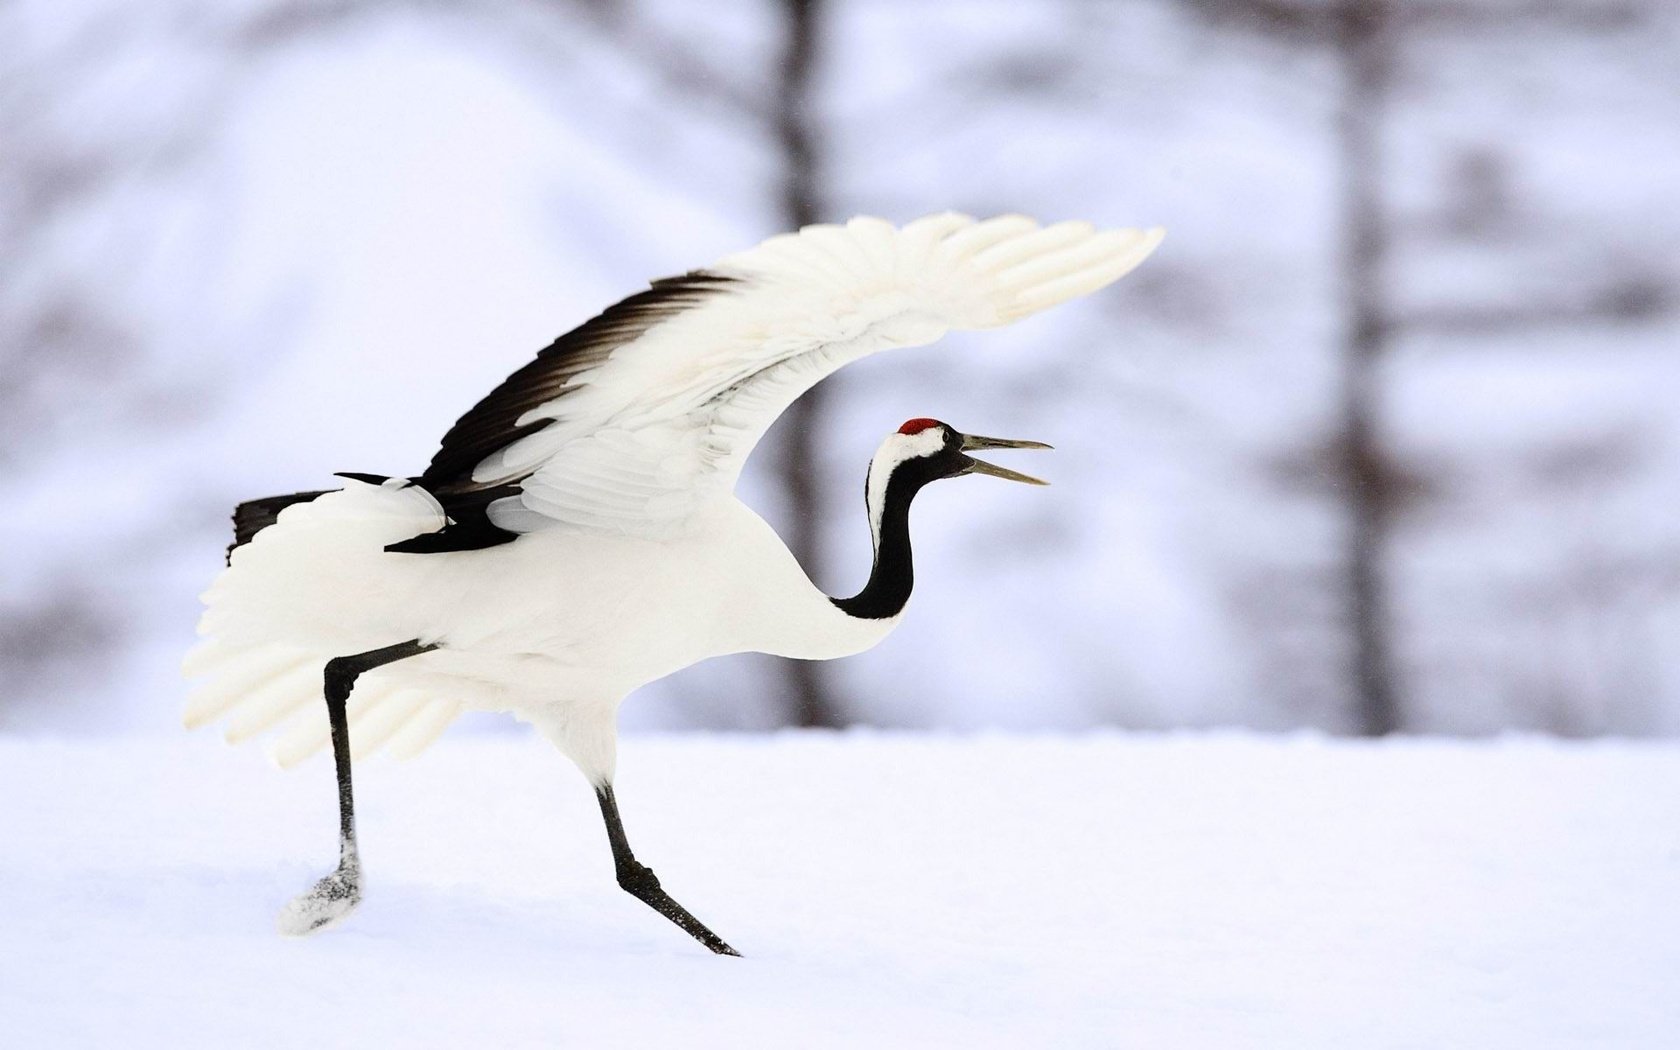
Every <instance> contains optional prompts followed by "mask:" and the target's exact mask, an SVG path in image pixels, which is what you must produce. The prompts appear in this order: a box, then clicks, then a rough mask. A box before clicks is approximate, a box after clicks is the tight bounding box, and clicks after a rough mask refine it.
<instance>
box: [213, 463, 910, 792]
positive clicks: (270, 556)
mask: <svg viewBox="0 0 1680 1050" xmlns="http://www.w3.org/2000/svg"><path fill="white" fill-rule="evenodd" d="M442 525H443V512H442V509H441V508H440V507H439V505H438V503H437V501H436V500H435V499H433V498H432V497H431V496H430V495H429V494H427V493H426V492H425V490H423V489H421V488H419V487H417V486H405V484H404V483H403V482H400V481H395V480H393V481H388V482H386V483H385V484H384V485H371V484H364V483H361V482H356V481H352V482H350V483H349V485H348V486H347V487H346V488H345V489H344V490H343V491H340V492H333V493H328V494H327V495H325V496H322V497H320V498H319V499H316V500H313V501H311V502H308V503H302V504H299V505H297V506H294V507H289V508H287V509H286V510H285V511H283V512H282V513H281V515H280V518H279V520H278V521H277V522H276V524H275V525H273V526H270V527H269V528H267V529H264V530H263V531H262V532H260V533H258V534H257V536H256V538H255V539H254V540H252V542H250V543H248V544H246V545H244V546H242V547H239V548H238V549H237V550H235V551H234V552H233V557H232V564H231V565H230V566H229V569H228V571H226V572H224V573H223V574H222V576H221V577H220V578H219V579H218V580H217V581H216V583H215V584H214V585H213V586H212V587H211V589H210V591H209V592H207V593H206V595H205V600H206V602H207V603H208V606H209V607H208V609H207V610H206V611H205V614H204V618H203V621H202V626H203V629H204V630H205V632H206V633H207V634H208V635H209V636H210V638H211V639H212V641H211V642H210V643H208V644H207V645H206V646H205V647H204V649H203V651H202V652H201V653H200V654H199V655H197V656H196V657H195V658H194V659H195V661H205V662H207V663H208V664H210V665H211V666H212V667H213V666H214V665H215V664H216V663H217V662H218V661H221V660H224V659H229V658H231V659H232V660H234V661H236V662H239V663H246V662H249V663H251V664H253V665H255V664H257V663H272V664H274V665H284V666H282V667H279V669H278V670H274V671H264V672H263V673H264V675H265V677H266V681H264V682H262V683H259V684H258V685H257V687H256V690H255V691H254V694H253V692H246V691H242V690H240V689H239V688H238V687H239V685H240V684H241V683H239V682H238V681H232V682H226V681H222V682H213V683H211V685H210V686H209V687H207V688H206V689H205V690H204V691H202V692H201V693H200V694H199V695H198V696H197V697H196V698H195V700H194V701H193V703H192V706H191V707H190V709H189V712H188V714H189V718H190V719H191V720H192V721H193V722H194V723H197V722H202V721H204V720H205V719H207V718H212V717H215V716H217V715H220V714H222V713H223V710H224V708H223V706H222V705H223V704H227V705H229V706H232V705H239V707H240V709H241V710H242V711H243V712H244V714H245V716H246V717H245V718H244V719H243V720H238V719H236V720H235V722H234V723H233V724H232V725H231V726H230V730H229V733H230V736H232V737H234V738H236V740H237V739H244V738H245V737H247V736H249V735H250V734H252V733H253V732H260V731H261V730H262V729H265V728H268V727H269V726H270V725H273V724H276V723H278V722H279V721H280V720H282V719H284V718H287V717H290V716H292V715H294V714H297V713H300V712H301V713H302V715H303V716H304V717H302V718H300V719H298V721H297V723H296V725H294V726H293V728H292V730H291V732H290V733H288V734H287V735H286V736H284V737H282V739H281V740H280V741H279V743H278V744H277V746H276V749H275V752H274V753H275V757H276V758H277V759H278V760H279V761H280V762H281V763H282V764H284V765H290V764H292V763H294V762H296V761H298V760H299V759H301V758H303V757H306V756H307V755H308V754H310V753H312V752H314V751H315V750H317V749H318V748H320V747H322V746H325V744H326V743H327V723H326V716H325V714H324V710H323V709H322V706H321V704H320V698H319V694H320V684H321V668H322V666H323V665H325V663H326V662H327V661H328V660H330V659H332V658H333V657H334V656H340V655H345V654H348V653H359V652H365V651H367V650H371V649H377V648H379V647H380V646H382V645H387V644H390V642H391V641H392V640H399V639H407V638H414V639H418V640H419V641H421V642H422V643H424V644H427V645H436V646H438V648H437V649H435V650H433V651H431V652H428V653H423V654H421V655H419V656H415V657H412V658H410V659H408V660H403V661H400V662H397V663H392V664H388V665H386V666H384V667H381V668H378V669H377V670H373V671H369V672H367V674H366V675H365V676H364V678H363V679H362V680H361V681H360V682H359V684H358V686H357V689H356V692H355V694H353V696H352V698H351V703H350V734H351V741H352V748H353V750H354V751H358V752H362V753H365V752H367V751H369V750H372V749H374V748H376V747H378V746H380V745H382V744H385V743H387V742H389V741H390V740H391V739H392V737H394V736H396V735H397V734H398V733H401V732H403V730H404V729H405V728H406V729H407V734H406V735H405V736H402V737H398V738H397V742H398V743H399V745H401V748H400V750H401V751H403V752H405V753H412V752H413V751H415V750H417V749H418V748H419V747H423V746H424V745H425V744H426V743H428V742H429V740H430V738H432V737H434V736H435V735H436V733H438V732H441V731H442V729H443V728H444V727H445V726H446V725H447V724H448V722H449V721H450V720H451V719H453V718H454V716H455V715H456V714H458V713H459V712H460V711H461V710H462V709H466V708H472V709H479V710H490V711H506V712H509V713H512V714H514V715H516V716H518V717H519V718H521V719H523V720H525V721H528V722H531V723H532V724H534V725H536V726H537V727H538V728H539V729H541V730H542V731H543V732H544V733H545V734H546V735H548V736H549V737H550V738H551V739H552V740H553V741H554V742H555V743H556V744H557V745H558V746H559V747H560V748H561V749H562V750H563V751H564V752H565V753H566V754H567V756H568V757H570V758H571V759H572V760H573V761H574V762H576V763H577V764H578V766H579V768H580V769H581V770H582V772H583V773H584V775H585V776H587V777H588V778H589V779H590V780H591V781H592V782H594V783H602V782H605V781H606V780H609V779H611V775H612V760H613V741H614V738H615V731H614V723H615V715H616V712H617V707H618V703H619V701H620V700H622V699H623V698H624V697H625V696H626V695H628V694H629V693H630V692H632V691H633V690H635V689H636V688H637V687H639V686H641V685H645V684H646V683H648V682H651V681H654V680H656V679H658V678H662V677H664V676H665V675H668V674H671V673H672V672H674V671H677V670H680V669H682V668H684V667H687V666H689V665H690V664H693V663H697V662H699V661H700V660H704V659H707V658H709V657H713V656H720V655H724V654H728V653H737V652H766V653H773V654H775V655H779V656H790V657H797V658H801V659H813V660H815V659H831V658H834V657H840V656H849V655H851V654H853V653H857V652H861V651H863V650H865V649H867V648H869V647H870V646H872V645H874V644H875V643H876V642H878V641H879V640H880V639H882V638H884V637H885V636H886V635H887V634H888V633H889V632H890V631H891V630H892V628H893V627H894V626H895V625H896V624H897V623H898V618H897V617H896V616H895V617H892V618H889V619H881V620H865V619H858V618H855V617H851V616H847V615H846V614H844V613H842V612H841V611H840V610H839V609H838V608H836V607H835V605H834V604H833V602H831V601H830V600H829V599H828V597H827V596H826V595H824V594H823V593H822V592H821V591H820V590H818V589H817V587H816V586H815V585H813V584H812V583H811V582H810V580H809V578H808V577H806V575H805V573H804V572H803V570H802V569H801V568H800V567H799V563H798V562H797V561H795V560H794V558H793V555H792V554H790V553H789V552H788V549H787V547H786V546H785V545H784V544H783V543H782V541H781V540H780V538H778V537H777V535H776V534H775V532H774V531H773V530H772V529H771V528H770V526H769V525H768V524H766V523H765V522H764V520H763V519H762V518H760V517H759V516H758V515H757V514H756V513H754V512H753V511H752V510H751V509H750V508H749V507H747V506H746V505H745V504H743V503H741V502H740V501H739V500H736V499H734V498H730V499H727V500H720V501H718V502H717V503H715V504H713V505H711V506H709V507H707V508H705V509H704V510H703V511H702V512H700V513H699V514H698V515H697V516H696V520H695V521H694V522H693V524H692V525H691V527H690V528H689V529H687V530H685V531H684V532H682V533H681V534H678V535H674V536H668V537H662V538H657V539H648V538H644V537H638V536H627V535H622V534H612V533H604V532H598V531H590V530H570V529H549V530H544V531H542V532H536V533H531V534H529V535H526V536H523V537H522V538H521V539H520V540H519V541H518V542H515V543H506V544H501V545H498V546H494V547H489V548H486V549H483V550H471V551H458V552H453V553H450V554H447V555H426V554H407V555H403V554H387V553H385V552H384V550H383V548H384V546H385V545H386V544H389V543H395V542H397V541H399V540H403V539H407V538H408V537H410V536H413V535H415V534H416V533H420V532H431V531H435V530H436V529H438V528H441V527H442ZM224 654H227V655H226V656H224ZM222 686H233V687H234V688H232V689H228V688H221V687H222ZM265 686H266V687H267V697H266V700H265V697H264V696H263V695H262V693H263V691H264V687H265ZM317 716H318V717H317ZM381 716H383V717H381Z"/></svg>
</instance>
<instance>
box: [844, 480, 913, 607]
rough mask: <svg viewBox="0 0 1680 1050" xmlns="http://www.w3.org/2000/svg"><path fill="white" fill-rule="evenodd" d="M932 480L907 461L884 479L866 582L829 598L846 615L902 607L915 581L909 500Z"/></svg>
mask: <svg viewBox="0 0 1680 1050" xmlns="http://www.w3.org/2000/svg"><path fill="white" fill-rule="evenodd" d="M911 462H912V463H914V462H915V461H911ZM932 480H933V476H932V475H931V474H928V473H926V472H925V471H922V470H919V469H917V468H916V467H915V466H912V465H911V463H906V464H903V465H901V466H900V467H899V469H897V470H895V471H893V474H892V477H890V478H888V479H887V491H886V495H885V496H884V497H883V499H882V501H881V502H882V506H881V530H880V533H879V535H877V536H876V537H875V564H874V566H873V567H871V568H870V570H869V582H868V583H866V584H864V587H863V590H861V591H859V592H858V593H857V594H855V595H853V596H852V597H850V598H830V599H829V601H832V602H833V603H834V604H835V605H836V606H838V607H839V609H840V611H841V612H843V613H845V614H846V615H847V616H855V617H857V618H858V619H860V620H886V619H890V618H892V617H894V616H897V615H898V614H899V613H900V612H901V611H903V609H904V603H906V602H908V601H909V600H910V589H911V588H912V587H914V586H915V583H916V576H915V571H914V569H913V567H912V565H911V560H910V501H911V500H913V499H915V498H916V493H918V492H920V491H921V489H922V486H923V485H925V484H927V483H928V482H929V481H932ZM871 509H872V510H873V508H871Z"/></svg>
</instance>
